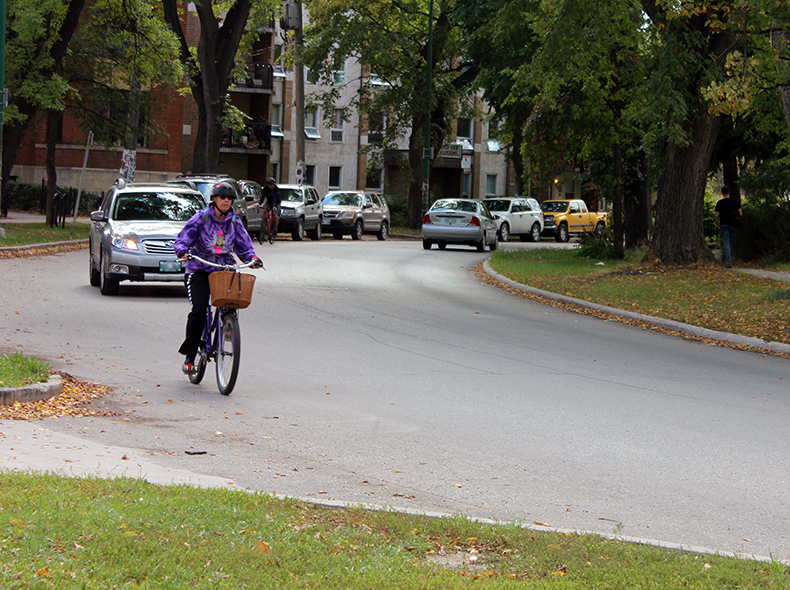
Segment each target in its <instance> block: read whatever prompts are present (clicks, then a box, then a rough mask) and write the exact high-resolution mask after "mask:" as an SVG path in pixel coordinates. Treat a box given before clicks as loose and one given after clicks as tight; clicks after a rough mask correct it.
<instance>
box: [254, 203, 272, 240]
mask: <svg viewBox="0 0 790 590" xmlns="http://www.w3.org/2000/svg"><path fill="white" fill-rule="evenodd" d="M257 207H258V208H260V207H261V206H260V205H257ZM273 220H274V216H273V215H272V211H271V209H269V208H268V207H264V208H263V215H262V216H261V229H260V230H259V231H258V243H259V244H263V243H264V242H266V241H268V242H269V243H270V244H274V237H275V236H274V232H272V222H273Z"/></svg>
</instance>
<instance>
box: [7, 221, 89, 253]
mask: <svg viewBox="0 0 790 590" xmlns="http://www.w3.org/2000/svg"><path fill="white" fill-rule="evenodd" d="M0 225H2V227H3V229H4V230H5V236H6V237H5V238H0V247H3V246H28V245H30V244H47V243H50V242H65V241H67V240H83V239H87V238H88V235H89V232H90V225H88V224H87V223H77V224H75V226H74V235H72V233H71V222H68V223H66V227H50V226H49V225H47V224H46V223H2V222H1V221H0Z"/></svg>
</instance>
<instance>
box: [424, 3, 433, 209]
mask: <svg viewBox="0 0 790 590" xmlns="http://www.w3.org/2000/svg"><path fill="white" fill-rule="evenodd" d="M427 67H428V88H427V94H428V100H427V101H426V109H427V112H426V113H425V146H424V148H423V171H422V213H423V215H424V214H425V212H426V211H428V205H429V202H430V200H431V87H432V86H433V0H431V3H430V8H429V9H428V63H427Z"/></svg>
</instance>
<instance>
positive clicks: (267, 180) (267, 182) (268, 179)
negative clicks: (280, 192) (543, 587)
mask: <svg viewBox="0 0 790 590" xmlns="http://www.w3.org/2000/svg"><path fill="white" fill-rule="evenodd" d="M274 183H275V180H274V178H272V177H271V176H270V177H269V178H267V179H266V184H274Z"/></svg>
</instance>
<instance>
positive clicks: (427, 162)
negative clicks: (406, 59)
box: [0, 0, 433, 215]
mask: <svg viewBox="0 0 790 590" xmlns="http://www.w3.org/2000/svg"><path fill="white" fill-rule="evenodd" d="M0 1H2V0H0ZM427 66H428V88H427V91H428V100H427V101H426V113H425V147H424V148H423V166H422V212H423V215H424V214H425V212H426V211H428V203H429V201H430V199H431V87H432V86H433V0H431V2H430V7H429V8H428V63H427Z"/></svg>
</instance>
